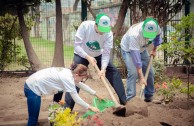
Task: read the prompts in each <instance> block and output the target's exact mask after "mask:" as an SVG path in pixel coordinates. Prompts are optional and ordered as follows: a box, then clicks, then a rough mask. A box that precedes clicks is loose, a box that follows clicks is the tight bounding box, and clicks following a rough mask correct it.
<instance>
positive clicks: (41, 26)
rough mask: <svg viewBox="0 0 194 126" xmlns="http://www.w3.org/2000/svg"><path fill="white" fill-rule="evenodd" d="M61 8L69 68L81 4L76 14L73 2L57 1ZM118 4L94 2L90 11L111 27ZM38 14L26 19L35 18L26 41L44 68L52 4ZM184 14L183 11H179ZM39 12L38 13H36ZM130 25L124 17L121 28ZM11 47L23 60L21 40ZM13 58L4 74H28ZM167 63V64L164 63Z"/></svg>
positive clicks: (49, 55) (50, 43)
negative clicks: (104, 17)
mask: <svg viewBox="0 0 194 126" xmlns="http://www.w3.org/2000/svg"><path fill="white" fill-rule="evenodd" d="M61 4H62V22H63V23H62V24H63V28H62V29H63V41H64V56H65V57H64V59H65V61H64V62H65V66H66V67H69V66H70V64H71V63H72V60H73V43H74V38H75V37H74V36H75V33H76V27H77V26H79V24H80V23H81V3H79V4H78V6H77V10H76V11H73V9H72V8H73V4H74V1H72V0H61ZM120 5H121V1H120V0H94V1H92V5H91V8H92V10H93V12H94V13H99V12H105V13H107V14H108V15H109V16H110V18H111V25H112V26H114V25H115V23H116V20H117V17H118V11H119V9H120ZM36 10H38V11H33V9H32V10H31V11H30V13H29V15H28V16H37V15H38V16H37V17H36V18H34V19H33V22H34V26H33V27H32V28H31V31H30V40H31V43H32V45H33V48H34V50H35V52H36V54H37V55H38V58H39V59H40V61H41V62H42V63H43V64H44V65H46V66H47V67H49V66H51V63H52V60H53V55H54V43H55V36H56V28H55V24H56V17H55V16H56V14H55V3H49V4H48V3H44V4H41V6H39V7H38V8H36ZM183 10H184V9H183ZM37 12H40V13H37ZM183 13H184V12H183V11H182V12H180V13H178V14H177V15H176V16H175V17H174V18H173V19H172V20H171V21H170V22H169V23H168V25H167V27H166V30H167V31H165V34H168V33H169V32H171V31H173V25H174V24H176V23H178V22H179V21H180V18H181V17H182V16H183ZM87 15H88V16H87V19H88V20H94V19H93V17H92V15H91V14H90V12H89V11H88V12H87ZM129 24H130V14H129V13H127V16H126V18H125V25H126V26H128V25H129ZM13 44H16V45H20V46H21V48H22V49H21V54H20V57H21V56H23V55H24V56H26V51H25V48H24V44H23V41H22V40H14V42H13ZM158 57H160V58H161V57H162V58H163V59H166V60H168V58H165V55H164V53H163V52H159V53H158ZM16 60H17V59H16V57H15V56H14V55H13V60H12V63H11V64H10V65H9V66H7V67H6V69H5V71H25V70H28V68H27V67H25V66H24V64H17V63H16ZM167 63H168V61H167Z"/></svg>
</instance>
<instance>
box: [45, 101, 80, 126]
mask: <svg viewBox="0 0 194 126" xmlns="http://www.w3.org/2000/svg"><path fill="white" fill-rule="evenodd" d="M63 105H64V101H60V102H59V103H57V102H53V103H52V104H51V105H49V108H48V110H49V116H48V119H49V121H50V124H51V125H52V126H78V125H79V124H80V122H81V121H82V119H81V118H79V117H78V113H77V112H74V113H72V112H71V109H70V108H64V107H63Z"/></svg>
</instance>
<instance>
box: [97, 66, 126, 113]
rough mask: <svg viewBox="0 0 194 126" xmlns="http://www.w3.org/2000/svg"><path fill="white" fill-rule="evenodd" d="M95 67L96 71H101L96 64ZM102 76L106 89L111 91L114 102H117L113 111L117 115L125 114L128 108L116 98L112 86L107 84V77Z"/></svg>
mask: <svg viewBox="0 0 194 126" xmlns="http://www.w3.org/2000/svg"><path fill="white" fill-rule="evenodd" d="M94 67H95V69H96V71H97V72H98V73H99V72H100V70H99V68H98V66H97V65H96V64H95V65H94ZM100 78H101V80H102V82H103V83H104V85H105V87H106V89H107V90H108V92H109V94H110V96H111V98H112V100H113V101H114V103H115V108H116V110H115V111H114V112H113V114H115V115H117V116H125V113H126V108H125V106H122V105H120V104H119V103H118V101H117V100H116V98H115V97H114V95H113V92H112V91H111V89H110V87H109V86H108V84H107V82H106V80H105V77H104V76H101V77H100Z"/></svg>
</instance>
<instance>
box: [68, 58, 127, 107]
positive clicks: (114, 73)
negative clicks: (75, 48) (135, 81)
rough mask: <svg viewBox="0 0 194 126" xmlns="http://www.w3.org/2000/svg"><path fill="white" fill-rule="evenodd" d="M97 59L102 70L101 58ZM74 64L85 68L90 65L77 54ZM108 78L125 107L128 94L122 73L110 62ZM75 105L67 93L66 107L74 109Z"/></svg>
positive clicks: (107, 71) (107, 72)
mask: <svg viewBox="0 0 194 126" xmlns="http://www.w3.org/2000/svg"><path fill="white" fill-rule="evenodd" d="M95 59H96V61H97V65H98V68H101V56H98V57H95ZM73 62H74V64H83V65H85V66H88V64H89V62H88V60H86V59H84V58H82V57H80V56H79V55H77V54H74V59H73ZM106 78H107V79H108V81H109V82H110V84H111V86H112V87H113V88H114V90H115V91H116V93H117V95H118V97H119V101H120V104H123V105H124V104H125V103H126V94H125V89H124V86H123V82H122V80H121V76H120V73H119V72H118V70H117V69H116V68H115V66H114V65H113V64H112V63H111V62H109V64H108V66H107V69H106ZM77 92H79V88H77ZM74 105H75V102H74V101H73V99H72V98H71V95H70V94H69V93H68V92H67V93H66V95H65V107H69V108H70V109H73V107H74Z"/></svg>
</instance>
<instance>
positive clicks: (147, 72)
mask: <svg viewBox="0 0 194 126" xmlns="http://www.w3.org/2000/svg"><path fill="white" fill-rule="evenodd" d="M153 58H154V56H153V55H151V57H150V61H149V63H148V67H147V69H146V73H145V81H146V82H147V79H148V74H149V72H150V67H151V65H152V61H153ZM144 89H145V85H144V84H142V86H141V90H140V98H142V97H143V91H144Z"/></svg>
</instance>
